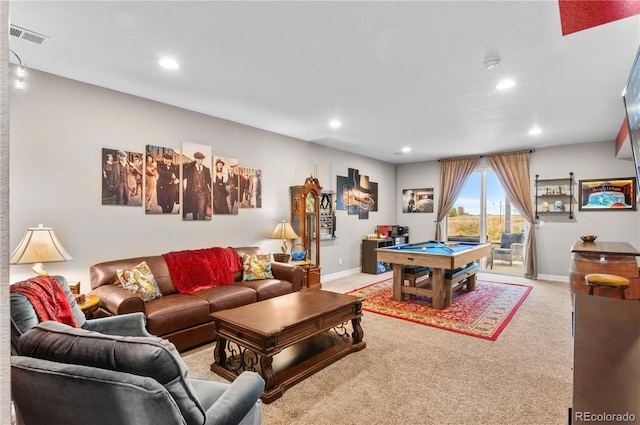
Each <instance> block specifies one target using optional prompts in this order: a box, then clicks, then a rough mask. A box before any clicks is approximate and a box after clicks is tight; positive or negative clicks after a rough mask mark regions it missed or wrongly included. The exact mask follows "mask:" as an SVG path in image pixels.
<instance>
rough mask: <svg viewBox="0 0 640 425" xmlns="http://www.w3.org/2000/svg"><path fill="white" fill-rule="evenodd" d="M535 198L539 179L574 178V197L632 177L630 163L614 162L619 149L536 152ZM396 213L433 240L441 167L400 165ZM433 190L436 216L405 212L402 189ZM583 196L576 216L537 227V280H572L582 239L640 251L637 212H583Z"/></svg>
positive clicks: (414, 232) (596, 146) (600, 146)
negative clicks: (574, 249) (594, 183)
mask: <svg viewBox="0 0 640 425" xmlns="http://www.w3.org/2000/svg"><path fill="white" fill-rule="evenodd" d="M530 165H531V194H532V202H533V194H534V188H535V186H534V185H535V175H536V174H539V175H540V177H539V178H540V179H555V178H568V177H569V172H573V173H574V178H575V186H574V193H575V191H576V190H577V188H578V181H579V180H580V179H600V178H616V177H633V176H634V175H635V174H634V168H633V162H632V161H631V159H616V158H615V143H614V142H613V141H609V142H599V143H584V144H578V145H572V146H562V147H556V148H545V149H537V150H536V151H535V152H533V153H532V154H531V162H530ZM397 182H398V183H397V184H398V187H397V196H396V203H397V205H396V212H397V215H398V222H399V223H401V224H405V225H407V226H409V229H410V233H411V240H412V241H421V240H428V239H433V237H434V236H435V220H436V213H435V209H437V205H438V202H439V200H440V192H439V190H440V189H439V182H440V163H439V162H437V161H429V162H422V163H414V164H407V165H401V166H399V167H398V170H397ZM422 187H433V188H434V190H435V191H434V204H435V208H434V213H433V214H428V213H427V214H407V213H403V212H402V203H401V195H402V190H403V189H413V188H422ZM577 199H578V196H577V195H576V196H575V200H574V202H575V203H574V210H575V211H574V216H575V218H574V219H573V220H570V219H569V218H568V214H567V215H564V214H563V215H548V214H547V215H543V216H541V218H542V219H543V221H544V225H543V226H536V227H535V232H536V238H537V252H538V275H539V276H540V275H541V276H544V275H548V276H567V277H568V276H569V263H570V259H571V252H570V251H571V245H572V244H573V243H574V242H575V241H576V240H578V238H579V237H580V235H591V234H595V235H598V241H621V242H628V243H630V244H631V245H633V246H634V247H635V248H636V249H640V240H639V238H640V215H639V214H640V213H639V212H638V211H578V204H577Z"/></svg>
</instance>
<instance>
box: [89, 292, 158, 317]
mask: <svg viewBox="0 0 640 425" xmlns="http://www.w3.org/2000/svg"><path fill="white" fill-rule="evenodd" d="M91 293H93V294H94V295H97V296H98V297H100V307H102V308H103V309H105V310H107V311H108V312H109V313H111V314H115V315H118V314H127V313H137V312H140V313H144V312H145V308H144V301H142V298H140V297H138V296H137V295H135V294H133V293H132V292H129V291H127V290H126V289H124V288H121V287H119V286H116V285H102V286H99V287H97V288H95V289H94V290H93V291H91Z"/></svg>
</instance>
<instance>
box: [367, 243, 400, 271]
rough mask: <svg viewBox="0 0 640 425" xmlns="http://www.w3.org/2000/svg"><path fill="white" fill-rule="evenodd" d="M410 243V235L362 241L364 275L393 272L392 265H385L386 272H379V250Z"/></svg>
mask: <svg viewBox="0 0 640 425" xmlns="http://www.w3.org/2000/svg"><path fill="white" fill-rule="evenodd" d="M405 243H409V235H403V236H401V237H397V238H390V239H363V240H362V273H369V274H380V273H383V272H386V271H389V270H391V264H389V263H383V264H384V271H378V254H377V252H376V249H377V248H384V247H387V246H394V245H401V244H405Z"/></svg>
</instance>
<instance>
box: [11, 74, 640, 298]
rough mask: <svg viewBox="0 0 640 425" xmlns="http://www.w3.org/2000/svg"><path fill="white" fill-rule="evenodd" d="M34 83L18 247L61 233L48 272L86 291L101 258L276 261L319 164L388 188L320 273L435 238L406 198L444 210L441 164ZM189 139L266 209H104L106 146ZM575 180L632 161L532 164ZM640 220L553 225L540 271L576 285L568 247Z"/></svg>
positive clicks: (24, 120)
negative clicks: (37, 234) (238, 256)
mask: <svg viewBox="0 0 640 425" xmlns="http://www.w3.org/2000/svg"><path fill="white" fill-rule="evenodd" d="M28 83H29V88H28V89H27V90H25V91H16V90H15V89H13V88H12V89H11V92H10V131H11V146H10V247H11V248H12V249H13V248H14V247H15V246H16V245H17V244H18V242H19V241H20V238H22V235H23V234H24V231H25V229H26V228H27V227H31V226H36V225H37V224H39V223H43V224H44V225H46V226H52V227H53V228H54V229H55V230H56V234H57V235H58V237H59V238H60V239H61V240H62V242H63V244H64V245H65V247H66V249H67V250H68V251H69V252H70V253H71V255H72V256H73V257H74V259H73V260H72V261H70V262H67V263H52V264H48V265H46V268H47V269H48V270H49V271H51V272H52V273H60V274H64V275H65V276H67V277H68V278H69V279H70V280H80V281H82V282H83V290H87V289H88V275H89V266H90V265H91V264H94V263H96V262H99V261H105V260H110V259H116V258H126V257H131V256H138V255H151V254H161V253H164V252H167V251H172V250H179V249H195V248H201V247H206V246H227V245H231V246H240V245H259V246H261V247H262V249H263V250H264V251H265V252H278V251H279V242H278V241H276V240H271V239H267V236H268V234H269V233H270V232H271V231H272V230H273V227H274V226H275V223H276V222H278V221H279V220H281V219H283V218H287V219H288V217H289V186H291V185H297V184H302V183H303V182H304V179H305V177H307V176H308V175H310V174H311V173H312V172H313V170H314V165H315V164H317V170H318V177H319V179H320V183H321V184H322V185H323V187H324V189H325V190H334V191H335V189H336V187H335V185H336V182H335V179H336V176H337V175H343V176H346V175H347V170H348V168H355V169H358V170H359V171H360V173H361V174H364V175H368V176H369V177H370V179H371V181H374V182H378V190H379V194H378V209H379V211H378V212H372V213H370V217H369V219H368V220H359V219H358V217H356V216H353V215H351V216H350V215H347V214H346V212H345V211H338V212H337V232H336V236H337V238H336V239H335V240H334V241H326V242H322V248H321V265H322V274H323V276H327V275H329V274H337V273H341V272H347V271H349V270H353V269H358V268H359V267H360V243H361V240H362V238H363V237H365V235H367V234H368V233H372V232H373V231H374V230H375V226H376V225H378V224H400V225H405V226H409V229H410V235H411V240H412V241H420V240H428V239H432V238H433V237H434V235H435V217H436V216H435V212H434V213H433V214H429V213H427V214H405V213H402V202H401V197H402V190H403V189H411V188H420V187H433V188H434V190H435V193H434V204H435V206H436V207H437V205H438V202H439V193H438V192H439V179H440V164H439V162H437V161H429V162H423V163H414V164H404V165H400V166H398V167H396V166H394V165H391V164H387V163H384V162H380V161H375V160H371V159H368V158H365V157H361V156H357V155H352V154H349V153H346V152H343V151H339V150H335V149H331V148H326V147H323V146H320V145H315V144H313V143H307V142H304V141H301V140H297V139H293V138H290V137H286V136H282V135H278V134H274V133H270V132H267V131H263V130H258V129H255V128H252V127H247V126H244V125H240V124H237V123H232V122H229V121H225V120H221V119H218V118H215V117H210V116H206V115H203V114H198V113H194V112H190V111H186V110H183V109H179V108H175V107H172V106H169V105H165V104H161V103H157V102H153V101H149V100H146V99H141V98H138V97H134V96H129V95H126V94H122V93H118V92H115V91H111V90H106V89H103V88H99V87H95V86H91V85H88V84H83V83H79V82H76V81H72V80H69V79H65V78H61V77H57V76H54V75H51V74H46V73H41V72H37V71H34V70H31V71H30V73H29V81H28ZM183 141H189V142H194V143H200V144H205V145H210V146H211V147H212V152H213V153H214V154H215V155H221V156H227V157H234V158H238V159H239V160H240V162H241V164H242V165H243V166H248V167H252V168H259V169H262V171H263V208H261V209H256V210H249V209H242V210H240V213H239V214H238V215H230V216H214V217H213V220H212V221H211V222H183V221H182V219H181V216H180V215H172V216H147V215H145V214H144V211H143V210H142V208H134V207H118V206H103V205H101V180H100V167H101V149H102V148H103V147H108V148H123V149H125V150H134V151H143V150H144V146H145V145H146V144H155V145H160V146H167V147H171V148H174V149H176V150H178V151H179V150H180V149H181V147H182V142H183ZM396 168H397V170H396ZM570 171H573V172H574V175H575V178H576V181H577V180H579V179H591V178H606V177H628V176H633V172H634V171H633V163H632V162H631V161H630V160H621V159H616V158H615V156H614V143H613V142H601V143H589V144H582V145H574V146H565V147H559V148H547V149H538V150H536V152H534V153H533V154H532V155H531V177H532V185H533V178H534V176H535V174H540V178H560V177H565V176H567V175H568V173H569V172H570ZM576 187H577V186H576ZM532 193H533V188H532ZM575 206H576V210H577V205H575ZM638 214H639V213H638V212H629V211H623V212H606V211H605V212H592V211H590V212H580V211H576V212H575V219H574V220H568V218H565V217H564V216H562V217H558V216H545V218H544V219H545V224H544V226H543V227H539V228H536V235H537V238H538V239H537V240H538V273H539V274H540V275H553V276H568V268H569V258H570V253H569V249H570V247H571V244H572V243H573V242H574V241H575V240H576V239H577V238H578V236H579V235H582V234H592V233H593V234H597V235H598V236H599V240H610V241H626V242H629V243H631V244H632V245H633V246H635V247H636V248H640V243H639V240H638V239H639V237H640V229H639V227H640V225H639V220H638V218H639V217H638ZM340 262H342V264H340ZM31 274H32V272H31V270H30V268H29V266H11V281H16V280H20V279H23V278H26V277H29V276H31Z"/></svg>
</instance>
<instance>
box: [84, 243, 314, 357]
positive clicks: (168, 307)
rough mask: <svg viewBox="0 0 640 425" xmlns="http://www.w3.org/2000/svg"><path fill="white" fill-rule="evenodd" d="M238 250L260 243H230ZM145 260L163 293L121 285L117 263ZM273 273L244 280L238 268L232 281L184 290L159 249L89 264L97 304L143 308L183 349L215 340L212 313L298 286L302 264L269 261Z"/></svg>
mask: <svg viewBox="0 0 640 425" xmlns="http://www.w3.org/2000/svg"><path fill="white" fill-rule="evenodd" d="M234 249H235V250H236V251H237V252H238V254H240V255H242V254H249V255H251V254H260V248H258V247H238V248H234ZM142 261H146V263H147V265H148V266H149V268H150V269H151V272H152V273H153V276H154V278H155V279H156V282H157V283H158V286H159V288H160V291H161V292H162V297H161V298H156V299H154V300H152V301H149V302H146V303H145V302H144V301H143V300H142V299H141V298H140V297H138V296H137V295H135V294H133V293H131V292H129V291H127V290H126V289H124V288H122V287H121V286H120V282H119V281H118V276H117V274H116V270H117V269H131V268H133V267H135V266H136V265H138V264H139V263H141V262H142ZM271 271H272V273H273V277H274V279H264V280H253V281H243V280H242V271H239V272H236V273H234V280H235V283H234V284H233V285H222V286H215V287H213V288H207V289H203V290H200V291H197V292H195V293H193V294H190V295H186V294H181V293H179V292H178V291H177V290H176V288H175V287H174V285H173V282H172V280H171V276H170V274H169V269H168V267H167V263H166V262H165V260H164V258H163V257H162V256H161V255H156V256H148V257H136V258H127V259H122V260H114V261H107V262H103V263H98V264H94V265H93V266H91V270H90V276H91V288H92V293H93V294H94V295H97V296H98V297H100V307H101V308H102V310H104V311H106V312H107V313H108V314H111V315H118V314H125V313H132V312H142V313H144V314H145V316H146V318H147V330H148V331H149V333H151V334H153V335H157V336H160V337H163V338H166V339H168V340H169V341H171V342H172V343H173V344H174V345H175V346H176V348H177V349H178V350H179V351H185V350H188V349H191V348H194V347H197V346H199V345H202V344H205V343H208V342H212V341H214V340H215V335H214V332H213V331H214V323H213V321H212V319H211V316H210V313H212V312H214V311H219V310H224V309H228V308H234V307H239V306H241V305H245V304H249V303H254V302H257V301H262V300H266V299H268V298H273V297H277V296H279V295H284V294H288V293H291V292H294V291H299V290H300V289H301V287H302V279H303V276H302V273H303V272H302V269H301V268H300V267H298V266H294V265H292V264H287V263H278V262H273V263H271Z"/></svg>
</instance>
